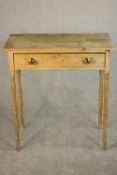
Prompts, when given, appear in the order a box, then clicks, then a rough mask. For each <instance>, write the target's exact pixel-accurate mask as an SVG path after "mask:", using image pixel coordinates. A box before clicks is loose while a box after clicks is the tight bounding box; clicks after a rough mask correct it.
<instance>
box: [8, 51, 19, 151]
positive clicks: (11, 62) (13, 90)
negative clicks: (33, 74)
mask: <svg viewBox="0 0 117 175" xmlns="http://www.w3.org/2000/svg"><path fill="white" fill-rule="evenodd" d="M8 59H9V73H10V82H11V95H12V109H13V122H14V128H15V138H16V150H17V151H19V149H20V135H19V124H18V113H17V100H16V83H15V66H14V59H13V53H12V52H9V53H8Z"/></svg>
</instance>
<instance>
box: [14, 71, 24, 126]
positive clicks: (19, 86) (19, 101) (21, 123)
mask: <svg viewBox="0 0 117 175" xmlns="http://www.w3.org/2000/svg"><path fill="white" fill-rule="evenodd" d="M16 75H17V84H18V109H19V113H20V127H21V128H24V115H23V99H22V83H21V71H20V70H17V71H16Z"/></svg>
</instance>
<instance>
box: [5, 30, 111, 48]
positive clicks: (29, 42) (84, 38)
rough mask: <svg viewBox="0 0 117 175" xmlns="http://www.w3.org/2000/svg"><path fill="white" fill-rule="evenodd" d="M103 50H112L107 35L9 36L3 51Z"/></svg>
mask: <svg viewBox="0 0 117 175" xmlns="http://www.w3.org/2000/svg"><path fill="white" fill-rule="evenodd" d="M61 48H62V49H72V48H76V49H84V50H88V49H103V50H112V49H113V45H112V41H111V38H110V36H109V34H108V33H82V34H11V35H10V36H9V38H8V40H7V42H6V44H5V47H4V49H5V50H16V49H19V50H20V49H21V50H23V49H61Z"/></svg>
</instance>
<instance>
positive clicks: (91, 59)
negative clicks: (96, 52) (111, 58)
mask: <svg viewBox="0 0 117 175" xmlns="http://www.w3.org/2000/svg"><path fill="white" fill-rule="evenodd" d="M82 62H83V63H84V64H90V63H94V62H95V61H94V59H93V58H88V57H86V58H84V59H83V61H82Z"/></svg>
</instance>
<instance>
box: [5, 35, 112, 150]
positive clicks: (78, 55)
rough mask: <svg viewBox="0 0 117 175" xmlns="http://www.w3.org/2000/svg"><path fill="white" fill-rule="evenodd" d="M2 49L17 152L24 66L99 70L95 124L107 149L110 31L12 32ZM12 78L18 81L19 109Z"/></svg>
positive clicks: (21, 117)
mask: <svg viewBox="0 0 117 175" xmlns="http://www.w3.org/2000/svg"><path fill="white" fill-rule="evenodd" d="M4 49H5V50H6V51H7V52H8V60H9V70H10V81H11V93H12V108H13V121H14V128H15V137H16V150H17V151H18V150H19V149H20V135H19V124H18V123H19V122H18V111H19V113H20V126H21V127H24V117H23V100H22V87H21V70H24V69H26V70H49V69H58V70H62V69H82V70H85V69H86V70H90V69H91V70H98V71H99V106H98V107H99V113H98V127H99V128H102V146H103V149H106V145H107V113H108V86H109V71H110V70H109V68H110V53H111V51H112V49H113V45H112V42H111V38H110V36H109V34H107V33H92V34H91V33H85V34H12V35H10V36H9V38H8V41H7V42H6V44H5V47H4ZM15 77H17V80H18V81H17V82H18V110H17V99H16V80H15Z"/></svg>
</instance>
